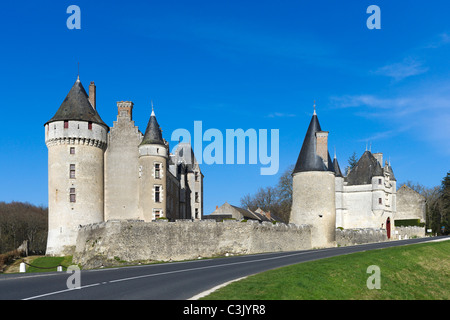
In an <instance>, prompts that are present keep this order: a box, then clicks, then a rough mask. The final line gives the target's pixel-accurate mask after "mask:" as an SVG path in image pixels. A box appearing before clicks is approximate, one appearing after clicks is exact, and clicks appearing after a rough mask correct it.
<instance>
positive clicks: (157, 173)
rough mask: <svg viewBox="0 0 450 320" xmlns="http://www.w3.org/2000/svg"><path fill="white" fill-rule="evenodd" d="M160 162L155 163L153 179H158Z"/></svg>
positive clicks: (159, 176)
mask: <svg viewBox="0 0 450 320" xmlns="http://www.w3.org/2000/svg"><path fill="white" fill-rule="evenodd" d="M160 170H161V169H160V164H159V163H155V179H160V178H161V175H160Z"/></svg>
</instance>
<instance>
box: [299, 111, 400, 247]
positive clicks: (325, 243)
mask: <svg viewBox="0 0 450 320" xmlns="http://www.w3.org/2000/svg"><path fill="white" fill-rule="evenodd" d="M328 133H329V132H328V131H322V129H321V127H320V124H319V119H318V117H317V114H316V110H315V107H314V114H313V116H312V118H311V122H310V124H309V127H308V130H307V132H306V136H305V139H304V141H303V145H302V148H301V150H300V154H299V156H298V159H297V163H296V165H295V168H294V171H293V173H292V175H293V194H292V201H293V202H292V209H291V216H290V222H291V223H295V224H299V225H301V224H309V225H311V226H312V228H313V229H312V246H313V247H330V246H334V244H335V233H336V228H343V229H352V228H371V229H385V230H386V233H387V237H388V238H389V237H390V232H391V220H393V218H394V216H395V214H396V190H397V189H396V179H395V177H394V173H393V170H392V167H391V166H390V165H389V164H388V163H387V162H385V163H384V164H383V154H382V153H375V154H372V153H371V152H370V151H367V150H366V151H365V152H364V154H363V155H362V156H361V158H360V159H359V161H358V163H357V164H356V165H355V167H354V168H353V169H352V170H350V171H349V172H348V174H347V176H346V177H344V176H343V175H342V172H341V169H340V167H339V163H338V161H337V159H336V155H335V156H334V159H333V160H331V157H330V154H329V151H328ZM392 223H393V221H392Z"/></svg>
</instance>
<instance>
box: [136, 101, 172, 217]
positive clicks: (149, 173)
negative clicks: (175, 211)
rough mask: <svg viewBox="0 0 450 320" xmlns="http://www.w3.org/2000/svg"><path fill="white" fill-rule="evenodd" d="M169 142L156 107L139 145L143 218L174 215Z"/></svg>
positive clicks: (140, 194) (140, 198)
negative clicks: (170, 203) (169, 207)
mask: <svg viewBox="0 0 450 320" xmlns="http://www.w3.org/2000/svg"><path fill="white" fill-rule="evenodd" d="M168 159H169V144H168V143H167V142H166V141H165V140H164V139H163V137H162V131H161V128H160V127H159V124H158V121H157V120H156V116H155V111H154V109H153V102H152V113H151V115H150V120H149V121H148V125H147V129H146V130H145V134H144V138H143V139H142V142H141V144H140V145H139V171H140V173H139V211H140V216H141V217H143V218H144V221H152V220H155V219H157V218H161V217H166V218H172V217H170V216H169V215H168V211H167V170H168V165H167V163H168Z"/></svg>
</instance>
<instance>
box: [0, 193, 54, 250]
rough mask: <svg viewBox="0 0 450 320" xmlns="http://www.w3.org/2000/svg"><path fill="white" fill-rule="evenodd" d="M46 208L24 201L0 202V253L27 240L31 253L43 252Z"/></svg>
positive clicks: (45, 235) (46, 220)
mask: <svg viewBox="0 0 450 320" xmlns="http://www.w3.org/2000/svg"><path fill="white" fill-rule="evenodd" d="M47 230H48V208H44V207H42V206H35V205H32V204H30V203H24V202H11V203H5V202H0V253H4V252H8V251H11V250H14V249H17V247H19V246H20V245H21V244H22V242H23V241H24V240H28V241H29V249H30V252H31V253H33V254H43V253H45V248H46V245H47Z"/></svg>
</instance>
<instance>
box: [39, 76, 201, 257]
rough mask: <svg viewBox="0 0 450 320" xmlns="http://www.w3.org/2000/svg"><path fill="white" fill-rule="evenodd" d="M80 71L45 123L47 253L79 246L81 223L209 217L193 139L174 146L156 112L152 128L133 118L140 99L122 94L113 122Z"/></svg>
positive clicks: (71, 250)
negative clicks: (103, 114)
mask: <svg viewBox="0 0 450 320" xmlns="http://www.w3.org/2000/svg"><path fill="white" fill-rule="evenodd" d="M95 96H96V86H95V84H94V83H93V82H91V84H90V86H89V95H88V94H87V93H86V91H85V89H84V88H83V85H82V84H81V82H80V79H79V78H77V80H76V82H75V84H74V85H73V86H72V88H71V90H70V91H69V93H68V94H67V96H66V98H65V99H64V101H63V103H62V104H61V106H60V107H59V109H58V111H57V112H56V114H55V115H54V116H53V118H51V119H50V120H49V121H48V122H47V123H45V125H44V126H45V143H46V145H47V147H48V193H49V204H48V207H49V231H48V240H47V252H46V254H47V255H66V254H70V253H72V252H73V250H74V248H75V245H76V239H77V235H78V229H79V227H80V226H83V225H87V224H92V223H98V222H103V221H107V220H143V221H153V220H156V219H158V218H166V219H168V220H171V221H174V220H176V219H195V220H200V219H202V217H203V174H202V173H201V170H200V167H199V165H198V163H197V161H196V159H195V156H194V154H193V151H192V147H191V145H190V143H179V144H178V145H177V148H175V149H174V154H171V153H170V152H169V143H168V142H167V141H166V140H164V139H163V137H162V130H161V128H160V126H159V124H158V121H157V120H156V116H155V112H154V110H153V105H152V113H151V115H150V119H149V121H148V125H147V128H146V131H145V134H142V133H141V132H140V131H139V129H138V127H137V126H135V124H134V121H133V119H132V113H133V102H131V101H119V102H117V109H118V115H117V121H114V124H113V127H111V128H109V127H108V125H106V124H105V123H104V122H103V120H102V119H101V118H100V116H99V114H98V112H97V110H96V98H95Z"/></svg>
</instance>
